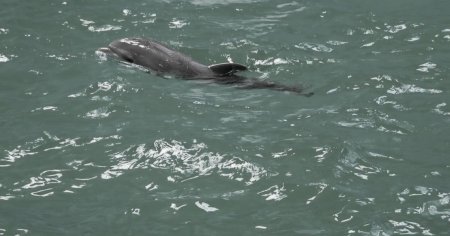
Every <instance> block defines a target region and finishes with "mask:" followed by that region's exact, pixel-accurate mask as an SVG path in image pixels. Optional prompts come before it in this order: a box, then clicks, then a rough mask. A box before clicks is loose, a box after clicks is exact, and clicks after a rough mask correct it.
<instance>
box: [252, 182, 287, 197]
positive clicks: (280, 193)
mask: <svg viewBox="0 0 450 236" xmlns="http://www.w3.org/2000/svg"><path fill="white" fill-rule="evenodd" d="M285 192H286V188H285V187H284V184H283V185H281V186H278V185H274V186H271V187H269V188H268V189H265V190H263V191H260V192H258V194H259V195H261V196H263V197H265V199H266V201H281V200H283V199H284V198H286V197H287V194H286V193H285Z"/></svg>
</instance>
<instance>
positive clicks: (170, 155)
mask: <svg viewBox="0 0 450 236" xmlns="http://www.w3.org/2000/svg"><path fill="white" fill-rule="evenodd" d="M206 149H207V146H206V145H205V144H204V143H198V144H193V145H192V147H185V146H184V145H183V144H182V143H181V142H178V141H172V142H166V141H164V140H156V141H155V142H154V145H153V148H147V145H145V144H140V145H137V146H136V145H133V146H131V147H129V148H127V149H126V150H124V151H121V152H116V153H114V154H111V157H112V158H113V159H114V160H116V164H114V165H113V166H111V168H110V169H108V170H107V171H105V173H104V174H103V175H102V178H105V179H111V178H115V177H118V176H120V175H121V174H122V173H123V172H124V171H127V170H132V169H149V168H153V169H162V170H168V172H167V175H168V177H170V179H171V182H184V181H189V180H191V179H195V178H198V177H201V176H206V175H211V174H217V175H219V176H222V177H225V178H228V179H233V180H236V181H239V182H244V183H245V184H246V185H250V184H253V183H254V182H257V181H259V180H260V179H261V178H262V177H264V176H268V175H269V173H268V172H267V171H266V170H265V169H264V168H262V167H259V166H257V165H256V164H252V163H250V162H247V161H245V160H243V159H241V158H239V157H227V156H226V155H221V154H218V153H212V152H208V151H206Z"/></svg>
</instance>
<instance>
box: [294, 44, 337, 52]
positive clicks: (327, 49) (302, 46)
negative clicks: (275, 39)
mask: <svg viewBox="0 0 450 236" xmlns="http://www.w3.org/2000/svg"><path fill="white" fill-rule="evenodd" d="M294 47H296V48H299V49H303V50H311V51H315V52H328V53H329V52H332V51H333V49H332V48H330V47H327V46H325V45H323V44H319V43H299V44H296V45H294Z"/></svg>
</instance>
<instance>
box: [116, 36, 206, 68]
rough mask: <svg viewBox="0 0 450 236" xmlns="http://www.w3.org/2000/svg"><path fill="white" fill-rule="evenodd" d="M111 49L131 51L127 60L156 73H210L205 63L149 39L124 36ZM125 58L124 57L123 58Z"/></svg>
mask: <svg viewBox="0 0 450 236" xmlns="http://www.w3.org/2000/svg"><path fill="white" fill-rule="evenodd" d="M109 48H110V49H111V50H112V51H115V52H116V51H118V50H123V51H124V52H123V53H122V55H123V54H124V53H125V52H127V53H131V54H132V55H130V58H129V62H132V63H134V64H138V65H141V66H144V67H146V68H149V69H151V70H153V71H155V72H157V73H169V74H174V75H177V76H182V77H195V76H197V75H204V74H208V73H210V70H209V68H208V67H207V66H206V65H203V64H201V63H198V62H196V61H194V60H193V59H192V58H190V57H188V56H186V55H184V54H182V53H180V52H177V51H175V50H172V49H170V48H168V47H166V46H165V45H162V44H161V43H158V42H156V41H153V40H150V39H142V38H125V39H119V40H116V41H114V42H112V43H111V44H110V45H109ZM125 59H126V58H125Z"/></svg>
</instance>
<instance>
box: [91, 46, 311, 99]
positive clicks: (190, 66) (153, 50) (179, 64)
mask: <svg viewBox="0 0 450 236" xmlns="http://www.w3.org/2000/svg"><path fill="white" fill-rule="evenodd" d="M98 51H99V52H101V53H105V54H106V55H108V56H113V57H114V58H116V59H119V60H121V61H125V62H128V63H132V64H136V65H139V66H143V67H144V68H146V69H149V70H151V71H154V72H156V73H157V74H158V75H162V74H172V75H175V76H177V77H180V78H182V79H190V80H210V81H213V82H215V83H219V84H229V85H235V86H236V87H238V88H243V89H257V88H258V89H261V88H262V89H264V88H265V89H271V90H278V91H289V92H294V93H297V94H300V95H304V96H311V95H313V93H303V89H302V88H301V87H300V86H288V85H283V84H278V83H275V82H272V81H263V80H258V79H255V78H247V77H244V76H239V75H236V74H235V73H236V72H239V71H245V70H247V67H246V66H244V65H241V64H237V63H220V64H213V65H209V66H207V65H203V64H201V63H199V62H196V61H194V60H193V59H192V58H190V57H188V56H186V55H184V54H182V53H180V52H177V51H175V50H173V49H170V48H168V47H166V46H164V45H162V44H161V43H158V42H156V41H153V40H150V39H143V38H124V39H119V40H116V41H113V42H112V43H110V44H109V45H108V47H103V48H99V49H98Z"/></svg>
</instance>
